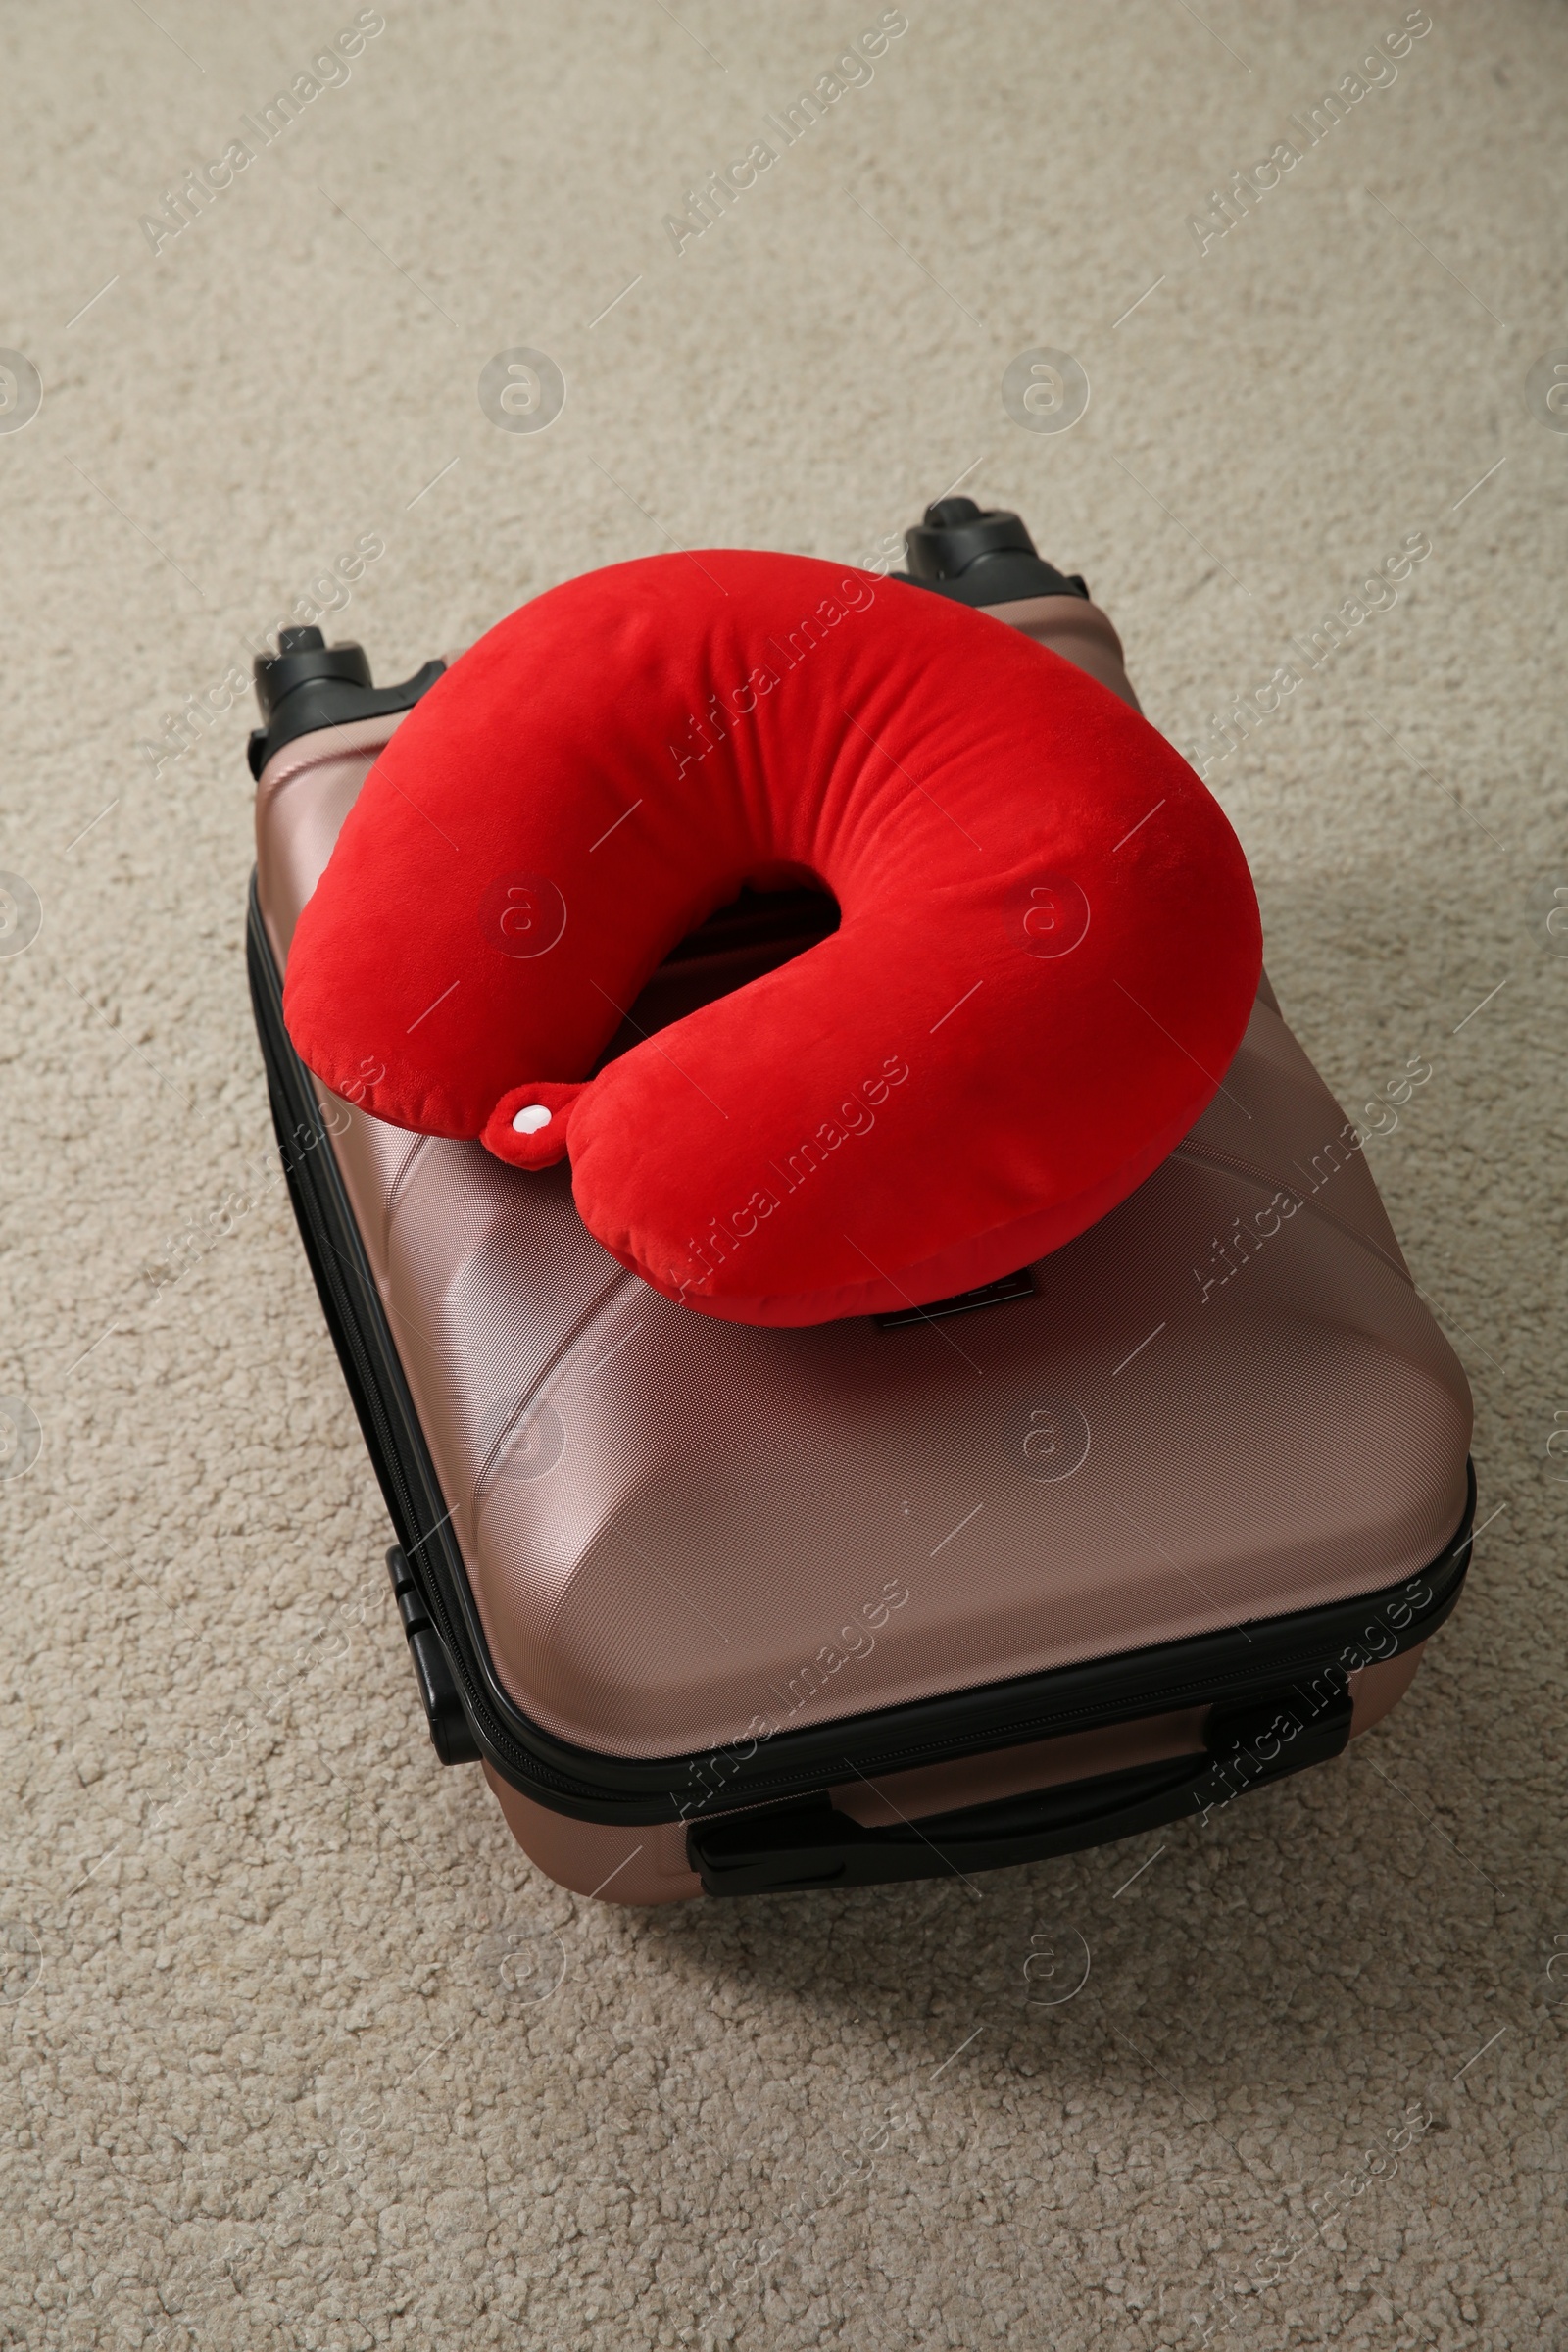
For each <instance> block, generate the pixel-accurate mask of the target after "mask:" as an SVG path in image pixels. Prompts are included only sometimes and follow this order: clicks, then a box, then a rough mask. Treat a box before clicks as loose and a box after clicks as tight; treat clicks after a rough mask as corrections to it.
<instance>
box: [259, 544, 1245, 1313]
mask: <svg viewBox="0 0 1568 2352" xmlns="http://www.w3.org/2000/svg"><path fill="white" fill-rule="evenodd" d="M808 879H811V880H815V881H818V882H820V883H821V884H823V885H825V886H826V888H828V889H829V890H831V891H832V892H833V894H834V896H835V897H836V899H837V900H838V903H839V906H840V908H841V910H842V920H841V923H840V927H839V929H838V930H837V931H836V932H835V933H834V934H832V936H831V937H829V938H827V939H824V940H823V941H821V942H820V944H819V945H817V946H815V947H813V948H811V949H809V951H808V952H807V953H806V954H804V955H801V956H797V957H796V958H795V959H794V960H793V961H791V962H789V963H786V964H784V965H782V966H781V967H780V968H779V969H778V970H776V971H773V972H769V973H767V974H765V975H764V976H763V977H762V978H760V979H758V980H754V981H752V982H751V983H750V984H749V985H748V986H746V987H743V988H741V989H738V990H737V991H735V992H734V993H733V994H732V995H730V996H727V997H723V998H720V999H719V1000H718V1001H717V1002H716V1003H714V1004H711V1005H704V1006H702V1007H701V1009H700V1010H698V1011H696V1012H694V1013H692V1014H690V1015H689V1016H688V1017H687V1018H686V1019H684V1020H681V1021H677V1022H674V1023H673V1024H672V1025H670V1026H669V1027H666V1028H664V1029H662V1030H661V1031H659V1032H658V1033H657V1034H656V1035H654V1036H652V1037H649V1038H647V1039H646V1040H645V1041H644V1042H642V1043H640V1044H638V1045H636V1046H634V1047H633V1048H632V1049H631V1050H630V1051H629V1052H627V1053H625V1054H621V1055H619V1056H618V1058H616V1059H614V1060H613V1061H611V1062H610V1063H608V1064H607V1065H606V1067H605V1068H604V1069H603V1070H602V1071H600V1073H599V1075H598V1076H597V1077H595V1078H593V1079H591V1080H586V1073H587V1072H589V1071H590V1070H592V1069H593V1067H594V1065H595V1062H596V1061H597V1059H598V1057H599V1055H600V1054H601V1053H602V1052H603V1051H604V1049H605V1047H606V1045H607V1044H608V1042H609V1040H610V1039H611V1037H612V1036H613V1033H614V1031H615V1030H616V1029H617V1028H618V1027H619V1026H620V1023H621V1019H622V1015H623V1014H624V1013H625V1012H626V1011H627V1009H628V1008H629V1007H630V1005H632V1002H633V1000H634V999H635V998H636V996H637V994H638V991H639V990H640V989H641V988H642V986H643V984H644V983H645V981H647V979H648V978H649V976H650V975H651V974H652V973H653V972H654V971H655V970H656V969H657V967H658V966H659V964H660V963H661V962H662V959H663V958H664V956H666V955H667V954H668V952H669V951H670V949H671V948H673V947H674V946H675V944H676V942H677V941H679V940H680V939H682V938H684V937H685V935H686V934H687V933H688V932H690V931H692V930H693V929H694V928H695V927H696V926H697V924H698V923H700V922H701V921H702V920H704V918H705V917H706V916H707V915H708V914H710V913H711V911H712V910H713V908H714V907H720V906H723V905H725V904H726V903H727V902H728V901H730V900H731V899H733V898H734V897H735V896H736V895H737V893H738V892H739V890H740V889H741V887H742V885H743V884H745V883H748V882H751V883H754V884H756V885H758V886H759V887H761V888H764V889H765V888H779V887H782V886H785V885H787V884H790V883H799V882H802V881H804V880H808ZM1260 959H1261V935H1260V930H1259V924H1258V913H1257V903H1256V900H1255V898H1254V896H1253V892H1252V885H1251V881H1250V876H1249V874H1248V870H1247V863H1246V860H1245V858H1244V857H1243V855H1242V850H1241V846H1240V844H1239V843H1238V841H1237V839H1236V836H1235V834H1234V833H1233V832H1232V831H1231V828H1230V826H1229V824H1228V823H1227V822H1226V819H1225V817H1224V815H1223V813H1222V812H1221V810H1220V809H1219V807H1218V806H1217V804H1216V803H1215V802H1214V801H1213V800H1212V799H1211V798H1210V796H1209V794H1208V793H1207V792H1206V791H1205V790H1204V788H1203V786H1202V785H1201V783H1200V782H1199V780H1198V778H1197V776H1196V775H1194V773H1193V771H1192V769H1191V768H1190V767H1188V766H1187V764H1186V762H1185V761H1184V760H1182V759H1180V758H1179V757H1178V755H1177V754H1176V753H1175V752H1174V751H1172V750H1171V748H1170V746H1169V745H1168V744H1167V743H1166V742H1165V741H1164V740H1163V739H1162V738H1161V737H1160V736H1159V735H1157V734H1156V733H1155V732H1154V730H1153V728H1152V726H1149V725H1148V724H1147V723H1146V722H1145V721H1144V720H1143V719H1142V718H1140V717H1138V716H1137V715H1136V713H1135V712H1134V711H1131V710H1129V709H1128V708H1127V707H1126V706H1125V705H1124V704H1123V703H1121V702H1119V701H1118V700H1117V699H1116V697H1115V696H1114V695H1112V694H1110V693H1108V692H1107V691H1106V689H1105V688H1104V687H1103V686H1101V685H1098V684H1097V683H1096V682H1095V680H1094V679H1092V678H1090V677H1087V676H1085V675H1084V674H1083V672H1082V671H1080V670H1078V669H1075V668H1073V667H1072V666H1071V664H1070V663H1068V662H1063V661H1061V660H1060V659H1059V658H1058V657H1057V656H1056V655H1054V654H1051V653H1047V652H1046V651H1044V649H1043V648H1041V647H1040V646H1037V645H1035V644H1034V643H1032V642H1031V640H1030V639H1028V638H1026V637H1024V636H1022V635H1020V634H1019V633H1017V632H1016V631H1015V630H1013V629H1010V628H1008V627H1006V626H1005V625H1004V624H1003V623H1001V622H999V621H997V620H994V619H991V618H990V617H988V616H987V615H986V614H984V613H976V612H971V611H968V610H966V609H965V608H964V607H962V606H960V605H957V604H956V603H953V602H951V601H949V600H948V599H946V598H943V597H939V596H935V595H933V594H931V592H930V591H929V590H926V589H921V588H914V587H910V586H907V585H905V584H903V583H902V582H897V581H887V580H878V579H876V578H874V577H870V576H867V575H865V574H863V573H859V572H848V573H846V572H845V571H844V569H843V568H842V567H841V566H839V565H836V564H822V563H817V562H815V561H813V560H811V559H809V558H807V557H801V556H776V555H758V554H745V553H735V552H733V551H726V552H718V553H704V554H701V555H697V556H654V557H650V558H648V559H647V560H645V561H643V562H640V563H633V564H614V565H613V566H612V567H611V568H610V569H608V570H605V571H597V572H593V573H591V574H589V575H588V576H587V577H586V578H583V579H578V580H572V581H570V582H568V583H567V584H566V585H565V586H564V587H561V588H556V589H552V590H551V591H550V593H549V594H548V595H545V596H541V597H540V598H538V599H537V601H536V602H534V603H532V604H529V605H525V606H524V607H523V608H522V610H521V611H520V612H517V613H513V614H512V616H511V618H510V619H508V620H504V621H502V622H501V624H500V626H499V627H497V628H494V629H492V630H491V631H490V633H489V635H488V636H486V637H484V638H482V639H481V640H480V642H479V643H478V644H477V645H476V646H474V647H473V649H472V650H471V651H470V652H468V653H466V654H465V655H464V657H463V659H462V660H461V661H460V662H457V663H456V664H455V665H454V666H453V668H452V669H451V670H449V671H448V672H447V674H446V675H445V676H444V677H443V678H441V679H440V680H439V681H438V682H437V684H436V685H435V686H434V687H432V689H431V690H430V692H429V693H428V694H427V695H426V696H425V697H424V699H423V700H422V701H421V702H420V703H419V704H418V705H417V707H416V708H415V710H414V711H411V712H410V714H409V716H408V717H407V718H406V719H405V720H404V721H403V723H402V725H401V726H400V727H399V728H398V730H397V733H396V735H395V736H394V737H393V739H392V741H391V743H390V744H389V745H388V747H387V749H386V750H385V751H384V752H383V753H382V754H381V757H380V759H379V760H377V762H376V764H375V766H374V767H373V768H372V770H371V772H370V774H369V776H368V779H367V781H366V784H365V787H364V789H363V791H362V792H361V794H360V797H359V800H358V801H357V803H356V805H355V807H354V809H353V810H352V812H351V813H350V816H349V818H348V821H347V823H346V824H345V825H344V827H343V831H342V834H341V837H340V838H339V841H338V844H337V847H336V849H335V850H334V852H333V855H332V858H331V862H330V864H329V865H328V866H327V869H326V872H325V874H324V875H323V876H322V879H321V882H320V884H319V888H318V889H317V891H316V893H315V896H314V897H313V898H312V899H311V901H310V903H309V905H308V906H307V907H306V908H305V911H304V913H303V915H302V917H301V919H300V923H299V928H298V930H297V932H296V934H295V937H294V942H293V947H292V951H291V953H290V956H289V959H288V975H287V986H286V990H285V994H284V1011H285V1016H286V1019H287V1023H288V1028H289V1033H290V1035H291V1037H292V1038H293V1040H294V1043H295V1045H296V1046H297V1048H298V1049H299V1052H300V1054H301V1055H302V1057H303V1058H304V1060H305V1061H306V1062H307V1063H308V1064H309V1066H310V1067H311V1068H312V1069H313V1070H315V1071H316V1072H317V1073H318V1075H319V1077H320V1078H321V1079H322V1080H323V1081H324V1082H325V1084H326V1085H327V1086H328V1087H333V1088H336V1089H338V1090H340V1091H342V1090H346V1089H348V1088H349V1087H350V1086H351V1085H353V1086H354V1087H355V1088H356V1092H357V1095H358V1097H359V1099H360V1100H362V1101H363V1102H364V1103H365V1107H366V1108H367V1109H368V1110H370V1111H372V1112H373V1113H374V1115H375V1116H376V1117H377V1118H380V1119H386V1120H389V1121H391V1122H392V1123H393V1124H395V1125H397V1126H400V1127H411V1128H417V1129H418V1130H420V1131H422V1132H423V1133H426V1134H432V1135H448V1136H476V1137H478V1138H479V1139H480V1140H481V1141H482V1142H483V1143H484V1144H485V1146H486V1147H487V1148H488V1150H490V1151H491V1152H495V1153H496V1154H497V1155H498V1156H499V1157H500V1158H502V1159H505V1160H509V1161H511V1162H512V1163H513V1164H514V1165H515V1166H516V1167H519V1168H540V1167H544V1166H546V1165H548V1164H549V1163H550V1162H551V1161H553V1160H559V1159H561V1158H562V1157H563V1156H564V1154H565V1153H566V1152H568V1151H569V1153H570V1158H571V1171H572V1192H573V1195H574V1198H575V1200H576V1203H577V1207H578V1210H579V1212H580V1214H581V1216H582V1218H583V1222H584V1223H585V1224H586V1225H587V1227H588V1228H589V1230H590V1232H592V1233H594V1234H595V1235H597V1237H598V1238H599V1240H600V1241H601V1242H602V1243H603V1245H604V1247H605V1248H606V1249H607V1250H609V1251H610V1252H611V1253H612V1254H613V1256H614V1257H616V1258H618V1259H619V1260H620V1262H621V1264H622V1265H625V1266H629V1267H631V1268H632V1269H633V1271H634V1272H636V1273H638V1274H640V1275H641V1276H642V1278H643V1280H644V1281H645V1282H648V1283H650V1284H652V1286H653V1287H654V1289H655V1290H657V1291H661V1292H662V1293H663V1294H664V1296H665V1297H666V1298H669V1299H676V1300H678V1301H680V1302H681V1303H682V1304H684V1305H686V1306H689V1307H694V1308H696V1309H698V1310H699V1311H700V1312H702V1313H704V1314H711V1315H722V1316H728V1317H730V1318H731V1319H733V1320H735V1321H737V1322H744V1323H771V1324H800V1323H819V1322H824V1321H827V1320H829V1319H831V1318H832V1317H835V1316H839V1315H860V1314H869V1313H877V1312H883V1311H886V1310H889V1309H896V1308H899V1307H902V1306H906V1305H908V1304H910V1303H911V1302H913V1303H917V1304H924V1303H926V1302H928V1301H930V1300H932V1299H942V1298H947V1297H951V1296H952V1295H953V1294H955V1293H956V1292H958V1291H963V1290H967V1289H970V1288H973V1287H974V1286H976V1285H978V1284H981V1283H985V1282H990V1281H993V1280H995V1279H996V1278H997V1277H999V1276H1001V1275H1003V1274H1006V1273H1010V1272H1012V1271H1013V1270H1014V1269H1015V1268H1017V1267H1019V1266H1021V1265H1025V1264H1027V1263H1028V1262H1030V1261H1031V1260H1032V1259H1034V1258H1037V1257H1040V1256H1042V1255H1043V1254H1044V1253H1045V1252H1046V1251H1047V1250H1054V1249H1055V1248H1057V1247H1058V1246H1059V1245H1060V1244H1061V1243H1063V1242H1066V1241H1070V1240H1071V1238H1072V1237H1073V1235H1074V1234H1076V1233H1080V1232H1081V1231H1082V1230H1083V1229H1084V1227H1085V1226H1087V1225H1089V1224H1092V1223H1093V1222H1094V1220H1095V1219H1096V1218H1097V1217H1100V1216H1103V1214H1104V1213H1105V1211H1106V1210H1107V1209H1110V1208H1112V1207H1114V1206H1115V1204H1116V1202H1117V1201H1121V1200H1123V1199H1125V1197H1126V1196H1127V1194H1129V1193H1130V1192H1132V1191H1133V1189H1134V1187H1135V1186H1137V1185H1138V1184H1140V1183H1142V1181H1143V1179H1144V1178H1145V1177H1146V1176H1148V1175H1149V1174H1150V1173H1151V1172H1152V1170H1153V1169H1154V1168H1155V1167H1157V1166H1158V1164H1159V1162H1160V1161H1161V1160H1162V1159H1163V1158H1164V1157H1165V1155H1166V1153H1167V1152H1170V1151H1171V1150H1172V1149H1173V1147H1174V1146H1175V1145H1176V1144H1177V1143H1179V1142H1180V1140H1181V1138H1182V1137H1183V1136H1184V1135H1185V1134H1186V1133H1187V1131H1188V1129H1189V1128H1190V1127H1191V1126H1192V1124H1193V1122H1194V1120H1195V1119H1196V1118H1197V1117H1198V1115H1199V1113H1200V1112H1201V1110H1202V1109H1203V1107H1204V1105H1205V1103H1207V1102H1208V1101H1209V1099H1210V1097H1211V1096H1212V1094H1213V1093H1214V1091H1215V1088H1216V1086H1217V1085H1218V1083H1219V1080H1220V1078H1221V1077H1222V1075H1223V1073H1224V1071H1225V1068H1226V1065H1227V1063H1228V1062H1229V1060H1230V1058H1231V1055H1232V1054H1233V1053H1234V1052H1235V1050H1236V1047H1237V1045H1238V1043H1239V1042H1240V1039H1241V1035H1242V1032H1243V1030H1244V1028H1245V1027H1246V1025H1247V1021H1248V1017H1249V1014H1250V1010H1251V1005H1252V1000H1253V997H1254V994H1255V992H1256V988H1257V981H1258V972H1259V966H1260ZM367 1065H369V1066H377V1065H379V1066H381V1067H382V1068H383V1069H384V1075H383V1076H382V1077H380V1078H378V1079H377V1080H376V1081H375V1083H374V1085H373V1086H371V1087H370V1088H369V1089H368V1092H365V1091H363V1079H362V1073H363V1072H364V1070H365V1068H366V1067H367ZM585 1080H586V1082H585Z"/></svg>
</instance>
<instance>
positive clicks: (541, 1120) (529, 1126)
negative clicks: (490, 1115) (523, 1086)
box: [512, 1103, 550, 1135]
mask: <svg viewBox="0 0 1568 2352" xmlns="http://www.w3.org/2000/svg"><path fill="white" fill-rule="evenodd" d="M549 1124H550V1113H549V1111H548V1110H546V1108H545V1106H544V1104H543V1103H526V1104H524V1106H523V1108H522V1109H521V1110H519V1111H518V1113H517V1115H516V1117H515V1119H514V1120H513V1122H512V1126H513V1132H514V1133H515V1134H516V1135H537V1134H538V1132H539V1130H540V1128H541V1127H548V1126H549Z"/></svg>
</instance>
